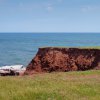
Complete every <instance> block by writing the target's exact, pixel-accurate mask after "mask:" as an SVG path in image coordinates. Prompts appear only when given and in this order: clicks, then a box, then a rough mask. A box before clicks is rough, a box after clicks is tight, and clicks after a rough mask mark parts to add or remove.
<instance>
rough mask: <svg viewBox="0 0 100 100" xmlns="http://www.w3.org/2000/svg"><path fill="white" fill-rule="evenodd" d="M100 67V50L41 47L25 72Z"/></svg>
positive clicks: (65, 70) (78, 69)
mask: <svg viewBox="0 0 100 100" xmlns="http://www.w3.org/2000/svg"><path fill="white" fill-rule="evenodd" d="M90 69H100V50H99V49H81V48H57V47H47V48H39V50H38V52H37V54H36V56H35V57H34V59H32V61H31V62H30V63H29V65H28V66H27V69H26V72H25V74H33V73H37V72H39V73H40V72H54V71H58V72H61V71H62V72H67V71H85V70H90Z"/></svg>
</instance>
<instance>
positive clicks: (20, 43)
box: [0, 33, 100, 66]
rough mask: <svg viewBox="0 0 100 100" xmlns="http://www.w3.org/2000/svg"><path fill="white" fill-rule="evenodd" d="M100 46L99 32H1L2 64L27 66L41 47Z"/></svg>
mask: <svg viewBox="0 0 100 100" xmlns="http://www.w3.org/2000/svg"><path fill="white" fill-rule="evenodd" d="M45 46H62V47H65V46H68V47H77V46H100V34H99V33H85V34H84V33H0V66H5V65H16V64H22V65H24V66H26V65H27V64H28V63H29V62H30V61H31V59H32V58H33V57H34V56H35V54H36V52H37V50H38V48H39V47H45Z"/></svg>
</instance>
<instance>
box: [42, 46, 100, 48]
mask: <svg viewBox="0 0 100 100" xmlns="http://www.w3.org/2000/svg"><path fill="white" fill-rule="evenodd" d="M40 48H41V49H43V48H80V49H100V46H82V47H81V46H80V47H79V46H76V47H63V46H59V47H56V46H55V47H40Z"/></svg>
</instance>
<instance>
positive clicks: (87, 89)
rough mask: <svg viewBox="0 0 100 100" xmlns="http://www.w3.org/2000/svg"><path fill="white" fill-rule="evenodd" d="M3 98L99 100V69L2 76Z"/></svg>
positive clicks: (1, 95) (24, 99)
mask: <svg viewBox="0 0 100 100" xmlns="http://www.w3.org/2000/svg"><path fill="white" fill-rule="evenodd" d="M0 100H100V71H84V72H64V73H63V72H60V73H44V74H36V75H33V76H18V77H0Z"/></svg>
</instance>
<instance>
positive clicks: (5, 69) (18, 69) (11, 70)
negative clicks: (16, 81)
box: [0, 65, 26, 75]
mask: <svg viewBox="0 0 100 100" xmlns="http://www.w3.org/2000/svg"><path fill="white" fill-rule="evenodd" d="M25 70H26V68H25V67H24V66H23V65H12V66H2V67H0V75H16V74H17V75H19V74H20V73H23V72H24V71H25Z"/></svg>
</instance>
